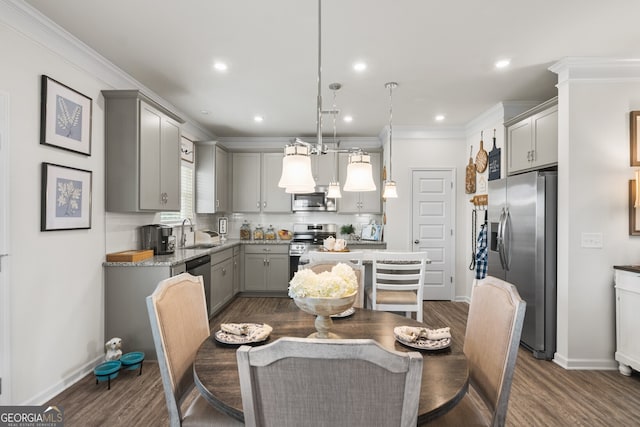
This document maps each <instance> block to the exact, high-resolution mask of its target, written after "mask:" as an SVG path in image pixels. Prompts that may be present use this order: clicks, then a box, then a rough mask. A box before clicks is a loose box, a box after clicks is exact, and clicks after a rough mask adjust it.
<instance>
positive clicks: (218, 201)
mask: <svg viewBox="0 0 640 427" xmlns="http://www.w3.org/2000/svg"><path fill="white" fill-rule="evenodd" d="M219 207H220V200H218V199H216V208H219Z"/></svg>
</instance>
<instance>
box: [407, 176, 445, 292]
mask: <svg viewBox="0 0 640 427" xmlns="http://www.w3.org/2000/svg"><path fill="white" fill-rule="evenodd" d="M454 176H455V175H454V171H453V170H452V169H420V170H413V171H412V191H411V197H412V199H413V200H412V217H413V219H412V222H413V224H412V237H413V251H415V252H418V251H426V252H427V253H428V257H429V259H430V260H431V263H430V264H427V274H426V276H425V279H424V294H423V295H424V299H425V300H452V299H453V297H454V285H453V268H454V265H455V262H454V261H455V259H454V254H455V247H454V232H453V224H454V218H455V212H454V210H455V203H454V200H455V198H454V196H455V192H454V188H455V187H454V182H453V179H454Z"/></svg>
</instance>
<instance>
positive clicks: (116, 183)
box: [102, 90, 184, 212]
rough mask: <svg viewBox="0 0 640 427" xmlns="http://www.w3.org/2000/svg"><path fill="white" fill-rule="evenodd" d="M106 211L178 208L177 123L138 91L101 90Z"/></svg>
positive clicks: (178, 146)
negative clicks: (102, 100)
mask: <svg viewBox="0 0 640 427" xmlns="http://www.w3.org/2000/svg"><path fill="white" fill-rule="evenodd" d="M102 94H103V96H104V98H105V151H106V187H107V191H106V193H107V197H106V210H107V211H112V212H140V211H179V210H180V124H181V123H184V121H183V120H182V119H181V118H180V117H178V116H176V115H175V114H173V113H172V112H170V111H169V110H167V109H165V108H164V107H162V106H161V105H159V104H157V103H156V102H154V101H153V100H151V99H150V98H148V97H146V96H145V95H143V94H142V93H140V91H138V90H104V91H102Z"/></svg>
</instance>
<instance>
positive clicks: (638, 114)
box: [629, 111, 640, 166]
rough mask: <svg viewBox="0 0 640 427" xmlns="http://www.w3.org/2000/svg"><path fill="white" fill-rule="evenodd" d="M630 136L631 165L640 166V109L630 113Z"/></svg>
mask: <svg viewBox="0 0 640 427" xmlns="http://www.w3.org/2000/svg"><path fill="white" fill-rule="evenodd" d="M629 125H630V131H629V136H630V138H631V141H630V142H631V157H630V160H631V162H630V164H631V166H640V141H639V139H640V133H639V132H640V111H632V112H631V113H629Z"/></svg>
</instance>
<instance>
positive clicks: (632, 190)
mask: <svg viewBox="0 0 640 427" xmlns="http://www.w3.org/2000/svg"><path fill="white" fill-rule="evenodd" d="M635 204H636V180H635V179H630V180H629V235H630V236H640V209H636V207H635Z"/></svg>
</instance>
